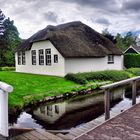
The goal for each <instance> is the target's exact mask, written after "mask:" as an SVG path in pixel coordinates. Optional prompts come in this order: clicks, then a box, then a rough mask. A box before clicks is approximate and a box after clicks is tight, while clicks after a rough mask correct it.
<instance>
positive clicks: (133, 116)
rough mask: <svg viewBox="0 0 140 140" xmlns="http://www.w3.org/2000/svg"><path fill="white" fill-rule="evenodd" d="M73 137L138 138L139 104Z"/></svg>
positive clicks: (100, 139) (92, 139)
mask: <svg viewBox="0 0 140 140" xmlns="http://www.w3.org/2000/svg"><path fill="white" fill-rule="evenodd" d="M75 139H76V140H140V104H137V105H135V106H133V107H132V108H130V109H128V110H126V111H124V112H123V113H121V114H120V115H118V116H116V117H115V118H113V119H111V120H109V121H107V122H105V123H103V124H102V125H100V126H98V127H96V128H94V129H92V130H90V131H89V132H86V133H84V134H82V135H81V136H78V137H77V138H75Z"/></svg>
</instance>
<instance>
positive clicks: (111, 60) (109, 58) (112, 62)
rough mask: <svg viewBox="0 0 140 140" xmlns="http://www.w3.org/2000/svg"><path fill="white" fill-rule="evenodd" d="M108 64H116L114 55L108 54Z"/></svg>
mask: <svg viewBox="0 0 140 140" xmlns="http://www.w3.org/2000/svg"><path fill="white" fill-rule="evenodd" d="M108 64H114V55H108Z"/></svg>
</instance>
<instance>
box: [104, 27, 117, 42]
mask: <svg viewBox="0 0 140 140" xmlns="http://www.w3.org/2000/svg"><path fill="white" fill-rule="evenodd" d="M102 34H103V36H104V37H106V38H108V39H109V40H110V41H112V42H113V43H114V44H115V43H116V39H115V36H113V35H112V34H111V33H110V32H109V31H108V29H107V28H106V29H104V30H103V31H102Z"/></svg>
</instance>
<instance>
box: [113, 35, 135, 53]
mask: <svg viewBox="0 0 140 140" xmlns="http://www.w3.org/2000/svg"><path fill="white" fill-rule="evenodd" d="M136 38H137V36H135V35H133V34H132V32H127V33H126V35H125V36H122V35H121V34H117V35H116V46H117V47H118V48H120V49H121V50H122V51H125V50H126V49H127V48H128V47H129V46H130V45H133V44H136Z"/></svg>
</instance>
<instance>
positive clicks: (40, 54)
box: [38, 49, 44, 65]
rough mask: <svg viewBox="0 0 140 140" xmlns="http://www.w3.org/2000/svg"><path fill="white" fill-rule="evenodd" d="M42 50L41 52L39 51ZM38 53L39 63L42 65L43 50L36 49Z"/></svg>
mask: <svg viewBox="0 0 140 140" xmlns="http://www.w3.org/2000/svg"><path fill="white" fill-rule="evenodd" d="M41 51H42V53H40V52H41ZM38 55H39V65H44V50H43V49H40V50H38Z"/></svg>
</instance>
